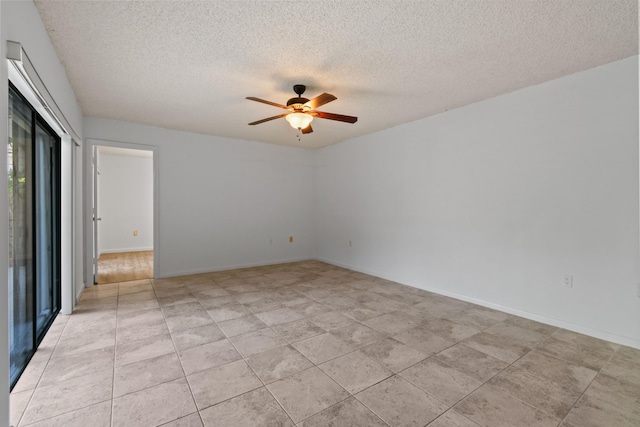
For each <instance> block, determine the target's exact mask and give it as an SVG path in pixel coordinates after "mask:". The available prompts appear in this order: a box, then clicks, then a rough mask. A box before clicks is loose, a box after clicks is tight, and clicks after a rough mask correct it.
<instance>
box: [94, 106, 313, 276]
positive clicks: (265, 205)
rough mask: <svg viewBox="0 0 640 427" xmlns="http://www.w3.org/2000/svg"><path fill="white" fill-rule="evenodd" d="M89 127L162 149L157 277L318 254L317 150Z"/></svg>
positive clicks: (120, 125) (99, 134) (103, 136)
mask: <svg viewBox="0 0 640 427" xmlns="http://www.w3.org/2000/svg"><path fill="white" fill-rule="evenodd" d="M84 132H85V135H86V137H87V138H90V139H91V141H92V142H95V143H96V144H98V145H100V141H101V140H102V141H120V142H128V143H135V144H145V145H149V146H157V147H158V164H159V165H158V171H157V180H158V188H159V193H158V224H157V227H158V241H157V242H156V255H157V256H158V269H157V270H158V271H156V275H158V276H160V277H164V276H174V275H180V274H189V273H197V272H204V271H214V270H222V269H227V268H234V267H242V266H251V265H258V264H271V263H278V262H285V261H292V260H300V259H309V258H313V257H315V241H314V234H313V230H314V221H315V216H314V209H313V193H314V191H313V185H314V184H313V178H314V176H313V167H314V162H313V152H312V151H308V150H304V149H299V148H291V147H284V146H276V145H270V144H263V143H258V142H251V141H241V140H235V139H230V138H220V137H214V136H206V135H200V134H195V133H189V132H179V131H172V130H167V129H162V128H157V127H151V126H143V125H137V124H132V123H125V122H117V121H112V120H104V119H95V118H86V119H85V128H84ZM289 236H293V237H294V241H293V243H289V240H288V239H289ZM269 239H271V243H270V240H269Z"/></svg>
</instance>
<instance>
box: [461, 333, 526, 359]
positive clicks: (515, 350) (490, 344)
mask: <svg viewBox="0 0 640 427" xmlns="http://www.w3.org/2000/svg"><path fill="white" fill-rule="evenodd" d="M462 342H463V343H464V344H465V345H466V346H467V347H471V348H474V349H476V350H478V351H481V352H483V353H486V354H488V355H489V356H491V357H495V358H496V359H500V360H502V361H504V362H507V363H513V362H515V361H516V360H518V359H519V358H521V357H522V356H524V355H525V354H527V353H528V352H529V350H530V348H529V347H524V346H522V345H518V344H515V343H514V342H513V341H511V340H510V339H508V338H502V337H499V336H497V335H492V334H488V333H486V332H482V333H479V334H476V335H474V336H472V337H470V338H467V339H466V340H464V341H462Z"/></svg>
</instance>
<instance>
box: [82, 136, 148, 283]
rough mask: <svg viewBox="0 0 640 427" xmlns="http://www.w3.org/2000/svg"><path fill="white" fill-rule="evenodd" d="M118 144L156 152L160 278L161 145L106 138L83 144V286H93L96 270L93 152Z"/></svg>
mask: <svg viewBox="0 0 640 427" xmlns="http://www.w3.org/2000/svg"><path fill="white" fill-rule="evenodd" d="M97 146H104V147H116V148H128V149H131V150H143V151H152V152H153V277H154V278H156V277H158V259H159V251H158V246H159V245H158V238H159V232H158V230H159V227H158V218H159V209H158V194H159V182H158V166H159V158H158V154H159V151H160V150H159V147H158V146H156V145H146V144H137V143H133V142H121V141H109V140H104V139H94V138H87V139H85V146H84V147H83V154H84V159H83V162H82V176H83V181H84V183H85V185H84V197H83V202H84V206H83V216H84V221H83V231H84V247H85V251H84V287H85V288H90V287H92V286H93V285H94V283H93V282H94V275H93V273H94V271H93V248H94V245H95V242H94V235H93V226H94V221H93V183H92V180H93V171H92V162H93V151H94V147H97Z"/></svg>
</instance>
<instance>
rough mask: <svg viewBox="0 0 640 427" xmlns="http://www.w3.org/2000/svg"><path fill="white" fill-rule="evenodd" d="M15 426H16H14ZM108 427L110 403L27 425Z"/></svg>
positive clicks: (44, 426)
mask: <svg viewBox="0 0 640 427" xmlns="http://www.w3.org/2000/svg"><path fill="white" fill-rule="evenodd" d="M14 425H17V424H14ZM53 426H64V427H87V426H91V427H110V426H111V401H110V400H108V401H106V402H101V403H97V404H95V405H91V406H87V407H84V408H81V409H77V410H75V411H71V412H67V413H66V414H62V415H58V416H57V417H53V418H48V419H46V420H43V421H40V422H37V423H34V424H29V427H53Z"/></svg>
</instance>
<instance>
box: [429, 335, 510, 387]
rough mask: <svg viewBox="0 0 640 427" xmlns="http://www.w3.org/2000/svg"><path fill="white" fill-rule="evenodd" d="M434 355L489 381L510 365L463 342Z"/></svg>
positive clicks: (465, 371)
mask: <svg viewBox="0 0 640 427" xmlns="http://www.w3.org/2000/svg"><path fill="white" fill-rule="evenodd" d="M433 357H434V358H435V359H437V360H440V361H442V362H444V363H446V364H447V365H449V366H452V367H454V368H456V369H457V370H459V371H460V372H464V373H465V374H467V375H469V376H471V377H474V378H476V379H478V380H480V381H482V382H486V381H489V380H490V379H491V378H493V377H495V376H496V375H498V374H499V373H500V372H502V370H504V369H505V368H506V367H507V366H509V364H508V363H507V362H504V361H502V360H500V359H496V358H495V357H491V356H489V355H488V354H486V353H483V352H481V351H478V350H475V349H473V348H471V347H467V346H466V345H464V344H462V343H459V344H456V345H454V346H452V347H449V348H447V349H446V350H443V351H441V352H440V353H438V354H436V355H435V356H433Z"/></svg>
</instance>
